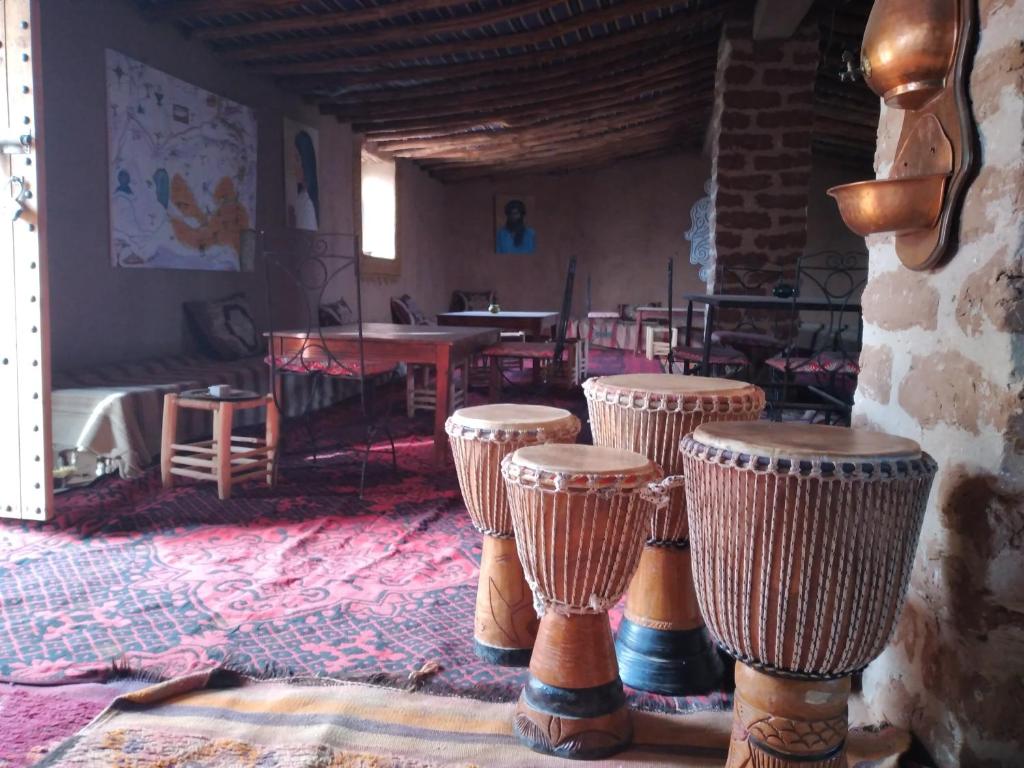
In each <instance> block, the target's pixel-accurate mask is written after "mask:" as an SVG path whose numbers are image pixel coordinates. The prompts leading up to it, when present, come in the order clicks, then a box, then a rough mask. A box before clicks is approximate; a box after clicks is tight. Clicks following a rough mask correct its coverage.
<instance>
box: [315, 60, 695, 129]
mask: <svg viewBox="0 0 1024 768" xmlns="http://www.w3.org/2000/svg"><path fill="white" fill-rule="evenodd" d="M714 68H715V63H714V61H713V60H708V61H706V62H704V63H702V64H700V65H698V64H695V63H694V62H693V61H692V60H682V61H678V60H677V61H672V60H670V61H667V62H662V63H659V64H656V65H653V66H651V67H648V68H645V69H641V70H640V71H638V72H627V73H626V74H622V75H611V76H609V77H607V78H605V79H602V80H597V81H591V82H589V83H586V82H582V83H581V82H578V81H564V80H563V81H562V82H561V83H560V84H559V85H554V86H548V87H545V88H540V89H537V90H529V91H521V92H519V93H497V92H493V91H491V92H486V94H485V95H477V94H471V95H470V97H466V96H459V97H450V98H448V99H437V98H433V99H425V100H420V101H415V102H412V103H400V104H397V105H396V106H394V107H382V106H379V105H373V106H370V107H369V108H364V109H360V110H358V111H355V110H349V109H339V108H337V107H335V106H334V105H332V104H328V105H323V106H321V108H320V111H321V113H324V114H329V115H334V116H335V117H337V118H338V119H339V120H341V121H343V122H347V123H360V124H362V125H369V124H372V123H381V122H388V121H390V120H394V119H403V118H416V119H421V118H422V116H423V115H430V116H431V117H441V116H445V115H467V114H476V113H482V112H486V111H487V110H493V109H498V110H509V109H518V108H525V109H538V108H540V107H542V106H544V105H547V104H556V105H557V104H560V103H562V102H564V101H565V99H566V94H571V95H572V98H573V99H574V100H579V99H581V98H584V97H586V96H588V95H595V94H596V95H603V94H606V93H608V92H609V91H615V90H617V89H629V88H632V87H634V86H644V85H653V84H659V83H666V82H672V81H680V82H685V80H687V79H690V78H692V79H694V80H698V79H700V80H701V81H702V82H703V80H704V79H705V78H706V77H707V76H708V75H709V74H711V73H713V72H714ZM709 98H710V92H709Z"/></svg>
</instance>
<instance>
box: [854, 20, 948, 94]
mask: <svg viewBox="0 0 1024 768" xmlns="http://www.w3.org/2000/svg"><path fill="white" fill-rule="evenodd" d="M957 20H958V16H957V0H876V2H875V4H874V6H873V7H872V9H871V15H870V16H868V23H867V26H866V27H865V28H864V41H863V44H862V46H861V61H860V63H861V69H862V70H863V72H864V80H865V82H867V84H868V86H870V88H871V90H873V91H874V92H875V93H877V94H878V95H879V96H881V97H882V98H883V99H884V100H885V103H886V104H888V105H889V106H891V107H897V108H898V109H920V108H921V107H923V106H924V105H925V104H926V103H928V102H929V101H930V100H931V99H932V98H934V97H935V96H936V95H937V94H938V93H939V92H940V91H942V89H943V88H944V87H945V84H946V75H947V73H948V72H949V68H950V66H951V64H952V62H953V54H954V52H955V50H956V32H957Z"/></svg>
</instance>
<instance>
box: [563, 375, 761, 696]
mask: <svg viewBox="0 0 1024 768" xmlns="http://www.w3.org/2000/svg"><path fill="white" fill-rule="evenodd" d="M583 391H584V394H585V395H586V398H587V406H588V408H589V411H590V424H591V430H592V432H593V435H594V444H595V445H604V446H609V447H613V448H622V449H626V450H631V451H637V452H639V453H643V454H645V455H646V456H647V457H648V458H649V459H651V460H652V461H654V462H655V463H656V464H658V465H659V466H660V467H661V468H662V470H664V472H665V473H666V474H668V475H676V476H678V475H679V474H680V473H681V472H682V463H681V460H680V455H679V441H680V440H681V439H682V438H683V437H684V436H686V435H688V434H689V433H690V432H692V431H693V430H694V429H696V428H697V427H698V426H700V425H701V424H704V423H708V422H717V421H751V420H756V419H759V418H760V417H761V412H762V411H763V409H764V403H765V398H764V392H763V391H762V390H761V389H760V388H758V387H756V386H753V385H752V384H747V383H746V382H742V381H733V380H731V379H720V378H707V377H702V376H679V375H675V374H664V373H643V374H624V375H620V376H602V377H600V378H594V379H589V380H588V381H586V382H585V383H584V385H583ZM680 480H681V478H680ZM665 501H666V503H665V504H662V505H661V506H659V507H658V509H657V510H656V511H655V513H654V516H653V517H652V520H651V526H650V532H649V534H648V537H647V544H646V546H645V547H644V551H643V554H642V555H641V558H640V565H639V566H638V568H637V572H636V575H635V576H634V577H633V581H632V583H631V584H630V586H629V591H628V595H627V598H626V612H625V617H624V618H623V620H622V623H621V624H620V625H619V631H618V634H617V635H616V638H615V649H616V653H617V655H618V661H619V673H620V674H621V676H622V680H623V682H625V683H626V684H627V685H629V686H631V687H633V688H638V689H640V690H644V691H653V692H655V693H662V694H666V695H671V696H685V695H693V694H699V693H706V692H708V691H711V690H713V689H715V688H718V687H719V686H720V685H721V682H722V676H723V671H724V670H723V664H722V659H721V657H720V655H719V653H718V650H717V649H716V648H715V646H714V644H713V643H712V642H711V639H710V637H709V635H708V633H707V630H706V629H705V627H704V620H703V618H702V617H701V615H700V610H699V608H698V605H697V595H696V593H695V592H694V589H693V577H692V575H691V570H692V569H691V565H690V547H689V526H688V524H687V519H686V497H685V493H684V490H683V485H682V482H675V483H671V484H670V485H669V486H668V492H667V497H666V500H665Z"/></svg>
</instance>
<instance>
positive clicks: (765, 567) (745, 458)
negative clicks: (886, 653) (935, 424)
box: [681, 422, 936, 768]
mask: <svg viewBox="0 0 1024 768" xmlns="http://www.w3.org/2000/svg"><path fill="white" fill-rule="evenodd" d="M681 452H682V455H683V463H684V469H683V474H684V476H685V484H686V499H687V504H688V505H689V510H690V534H691V545H692V548H693V570H694V580H695V584H696V588H697V597H698V600H699V602H700V608H701V612H702V613H703V615H704V618H705V620H706V621H707V625H708V629H709V630H710V631H711V634H712V635H713V636H714V637H715V639H716V640H717V641H718V643H719V645H720V646H721V647H722V648H723V649H724V650H725V651H726V652H728V653H729V654H730V655H731V656H733V657H734V658H735V659H736V660H737V662H738V663H737V665H736V694H735V698H734V706H733V718H734V722H735V724H734V727H733V731H732V734H733V735H732V741H731V743H730V747H729V760H728V763H727V765H728V766H730V767H731V768H739V766H746V765H749V764H751V763H752V764H753V765H773V766H778V767H779V768H785V767H786V766H793V767H794V768H795V767H796V766H802V767H804V768H806V766H808V765H814V766H828V767H829V768H831V767H832V766H845V764H846V756H845V750H846V732H847V698H848V695H849V690H850V675H851V674H853V673H854V672H856V671H858V670H860V669H863V668H864V667H865V666H866V665H867V664H868V663H869V662H870V661H871V660H872V659H874V658H875V657H876V656H877V655H878V654H879V653H881V652H882V650H883V648H884V647H885V646H886V644H887V643H888V641H889V638H890V636H891V635H892V632H893V630H894V628H895V626H896V620H897V619H898V617H899V613H900V610H901V608H902V605H903V600H904V597H905V595H906V589H907V583H908V581H909V578H910V571H911V567H912V565H913V560H914V552H915V550H916V548H917V542H918V537H919V534H920V531H921V524H922V521H923V519H924V512H925V506H926V504H927V500H928V493H929V490H930V488H931V484H932V480H933V478H934V476H935V472H936V465H935V462H934V461H933V460H932V459H931V457H930V456H928V454H926V453H924V452H923V451H921V449H920V446H918V444H917V443H915V442H914V441H912V440H907V439H905V438H901V437H895V436H892V435H887V434H883V433H879V432H868V431H864V430H853V429H846V428H842V427H828V426H822V425H810V424H776V423H772V422H751V423H748V424H741V423H733V424H708V425H704V426H702V427H699V428H698V429H697V430H696V431H695V432H694V433H693V434H692V435H691V436H689V437H687V438H685V439H684V440H683V442H682V445H681Z"/></svg>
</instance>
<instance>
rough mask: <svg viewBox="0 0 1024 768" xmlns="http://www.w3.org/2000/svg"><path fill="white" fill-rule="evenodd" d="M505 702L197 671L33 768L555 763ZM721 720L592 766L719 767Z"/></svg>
mask: <svg viewBox="0 0 1024 768" xmlns="http://www.w3.org/2000/svg"><path fill="white" fill-rule="evenodd" d="M513 706H514V705H512V704H508V703H494V704H490V703H485V702H480V701H473V700H468V699H461V698H454V697H443V696H434V695H431V694H424V693H409V692H405V691H399V690H395V689H388V688H380V687H376V686H370V685H365V684H360V683H334V682H330V681H325V680H322V679H316V678H305V679H292V680H269V681H255V680H251V679H246V678H241V677H239V676H238V675H236V674H233V673H226V672H222V671H220V672H217V671H215V672H212V673H197V674H193V675H188V676H186V677H182V678H178V679H176V680H171V681H168V682H165V683H160V684H158V685H154V686H150V687H148V688H144V689H142V690H139V691H136V692H134V693H129V694H126V695H123V696H121V697H120V698H118V699H117V700H115V702H114V703H113V704H112V705H111V706H110V707H109V708H108V709H107V710H106V711H105V712H104V713H103V714H102V715H100V716H99V717H98V718H97V719H96V720H94V721H93V722H92V723H91V724H90V725H89V726H88V727H86V728H85V729H84V730H83V731H82V732H80V733H79V734H77V735H76V736H74V737H72V738H71V739H69V740H68V741H67V742H65V743H64V744H63V745H62V746H61V747H60V748H58V749H57V750H55V751H54V752H53V753H51V755H50V756H49V757H48V758H47V759H46V760H45V761H44V762H43V763H41V765H51V766H52V765H60V766H95V765H116V766H119V767H120V768H129V767H130V768H143V767H144V766H170V765H196V766H209V767H210V768H227V767H228V766H231V767H232V768H245V767H246V766H254V767H255V766H271V765H273V766H316V767H317V768H328V767H339V768H341V767H344V768H349V767H351V768H357V767H358V768H383V767H384V766H387V767H388V768H433V767H434V766H478V767H480V768H482V767H483V766H493V767H494V768H513V766H515V767H517V768H518V767H521V766H538V768H543V767H545V766H562V767H563V768H564V766H566V765H567V764H568V763H567V762H566V761H565V760H562V759H558V758H553V757H547V756H545V755H540V754H537V753H535V752H531V751H529V750H528V749H526V748H525V747H522V746H520V745H519V744H518V742H517V741H516V739H515V737H514V736H513V734H512V729H511V722H512V712H513ZM730 717H731V714H730V713H727V712H698V713H693V714H688V715H667V714H659V713H649V712H637V713H634V725H635V739H634V744H633V746H632V747H631V748H630V749H629V750H628V751H626V752H623V753H621V754H620V755H617V756H615V757H614V758H610V759H608V760H601V761H595V762H592V763H590V765H595V766H620V765H627V764H628V765H629V766H631V767H632V768H645V767H646V766H669V765H672V766H694V767H696V766H721V765H723V764H724V762H725V755H726V751H727V749H728V741H729V730H730ZM908 742H909V737H908V735H907V734H906V733H905V732H903V731H899V730H897V729H894V728H883V729H881V730H878V731H867V730H856V729H855V730H854V731H852V732H851V736H850V740H849V752H850V760H849V765H850V766H851V768H854V767H855V766H863V767H864V768H866V766H868V765H870V766H873V767H878V766H895V765H896V760H897V756H898V755H899V754H900V753H901V752H902V751H903V750H904V749H906V747H907V744H908Z"/></svg>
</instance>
